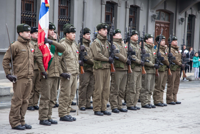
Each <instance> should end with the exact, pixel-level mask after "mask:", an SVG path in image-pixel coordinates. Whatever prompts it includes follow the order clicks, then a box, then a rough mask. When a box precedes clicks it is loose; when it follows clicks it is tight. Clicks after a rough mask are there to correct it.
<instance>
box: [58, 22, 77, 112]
mask: <svg viewBox="0 0 200 134" xmlns="http://www.w3.org/2000/svg"><path fill="white" fill-rule="evenodd" d="M68 25H69V26H71V24H69V23H66V24H65V25H63V29H65V27H67V26H68ZM65 40H66V36H64V37H63V38H62V39H61V40H60V43H62V42H64V41H65ZM74 43H76V42H74ZM62 58H64V57H62ZM73 99H74V98H72V103H71V105H76V102H73ZM70 112H76V110H75V109H73V108H72V107H71V110H70Z"/></svg>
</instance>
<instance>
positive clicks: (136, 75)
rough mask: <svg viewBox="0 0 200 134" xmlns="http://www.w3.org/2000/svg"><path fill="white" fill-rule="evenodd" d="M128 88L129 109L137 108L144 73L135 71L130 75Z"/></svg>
mask: <svg viewBox="0 0 200 134" xmlns="http://www.w3.org/2000/svg"><path fill="white" fill-rule="evenodd" d="M126 88H127V89H126V105H127V107H133V106H136V104H137V102H138V99H139V95H140V90H141V88H142V72H136V71H133V72H132V73H129V74H128V80H127V87H126Z"/></svg>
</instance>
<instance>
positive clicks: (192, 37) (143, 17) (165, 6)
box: [0, 0, 200, 78]
mask: <svg viewBox="0 0 200 134" xmlns="http://www.w3.org/2000/svg"><path fill="white" fill-rule="evenodd" d="M39 9H40V0H1V1H0V18H1V19H0V24H1V26H2V28H1V31H0V42H1V44H0V62H1V63H2V59H3V56H4V54H5V52H6V50H7V49H8V47H9V41H8V37H7V33H6V27H5V24H6V23H7V24H8V29H9V35H10V39H11V42H13V41H15V40H16V39H17V36H18V34H17V32H16V27H17V25H18V24H20V23H27V24H29V25H30V26H37V25H38V18H39V16H38V15H39ZM82 12H83V0H50V21H51V22H53V23H54V24H55V25H56V30H57V32H58V35H59V37H60V38H62V37H64V35H63V25H64V24H65V23H71V24H73V25H74V26H75V27H76V29H77V32H76V41H77V40H78V39H79V35H80V30H81V26H82V16H83V15H82V14H83V13H82ZM84 18H85V21H84V27H88V28H90V29H91V31H92V32H93V31H94V28H96V25H97V24H99V23H101V22H105V23H108V24H111V23H112V21H113V18H114V25H115V28H118V29H120V30H121V31H122V36H124V32H125V29H126V28H128V27H129V26H130V23H131V22H132V24H131V25H132V28H133V29H136V30H138V31H140V35H141V36H142V31H143V28H144V26H145V32H146V33H150V34H153V35H154V36H155V37H156V36H157V35H159V34H160V32H161V29H163V34H164V35H165V36H166V41H167V39H168V37H169V36H170V34H173V35H176V36H177V37H178V42H179V46H181V44H182V41H183V38H184V39H185V44H186V46H187V48H188V49H189V48H190V47H193V48H194V49H195V50H196V51H198V50H199V49H200V34H199V32H200V26H199V23H200V0H85V12H84ZM91 38H93V35H92V36H91ZM167 43H168V42H167ZM0 78H5V74H4V71H3V67H2V64H1V65H0Z"/></svg>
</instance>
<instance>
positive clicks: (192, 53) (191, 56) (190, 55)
mask: <svg viewBox="0 0 200 134" xmlns="http://www.w3.org/2000/svg"><path fill="white" fill-rule="evenodd" d="M188 56H189V58H190V62H189V65H190V70H189V71H190V72H192V63H193V62H192V59H193V57H194V50H193V48H192V47H190V51H189V54H188Z"/></svg>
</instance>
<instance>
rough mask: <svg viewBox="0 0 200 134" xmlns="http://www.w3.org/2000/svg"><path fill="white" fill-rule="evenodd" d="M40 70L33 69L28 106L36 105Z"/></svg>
mask: <svg viewBox="0 0 200 134" xmlns="http://www.w3.org/2000/svg"><path fill="white" fill-rule="evenodd" d="M39 73H40V71H39V70H34V76H33V79H32V81H33V86H32V90H31V94H30V99H29V105H28V106H29V107H31V106H37V104H38V100H39V94H40V87H41V85H40V83H41V81H40V74H39Z"/></svg>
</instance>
